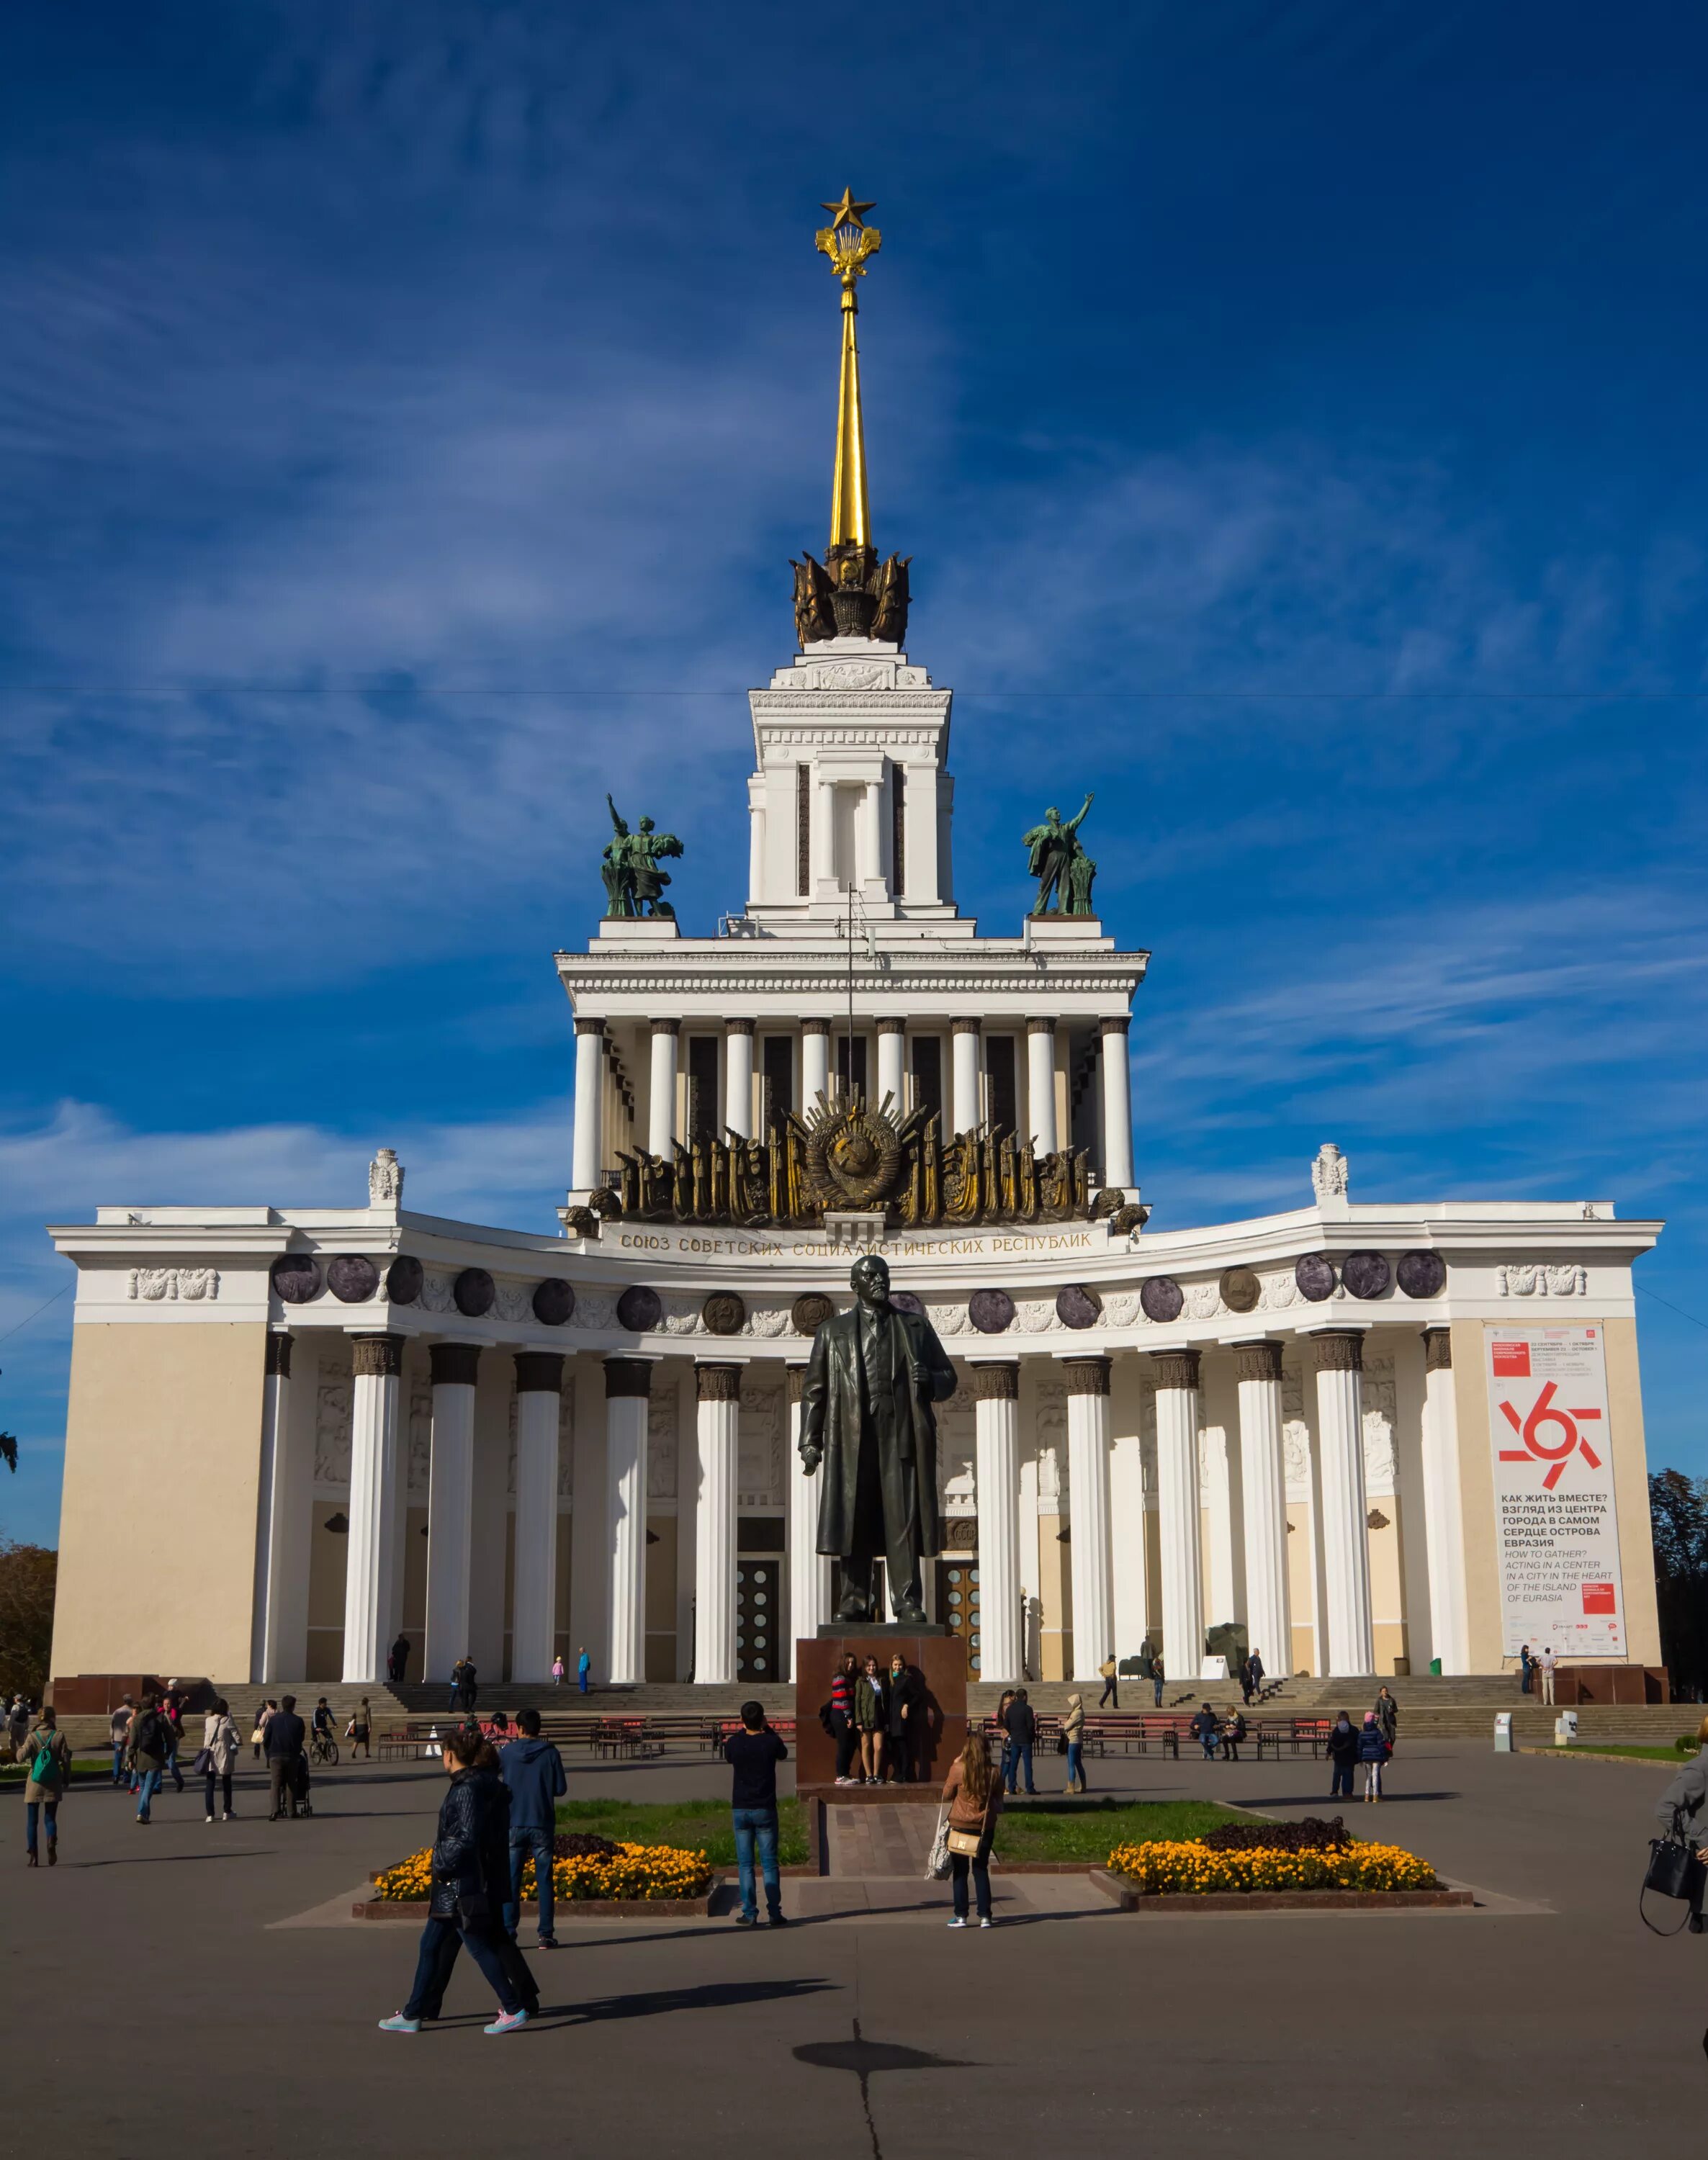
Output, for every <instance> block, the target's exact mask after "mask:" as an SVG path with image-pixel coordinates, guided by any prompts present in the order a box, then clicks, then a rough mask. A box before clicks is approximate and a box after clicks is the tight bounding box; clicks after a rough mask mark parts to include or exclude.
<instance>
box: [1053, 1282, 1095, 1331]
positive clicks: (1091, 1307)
mask: <svg viewBox="0 0 1708 2160" xmlns="http://www.w3.org/2000/svg"><path fill="white" fill-rule="evenodd" d="M1101 1311H1103V1300H1102V1299H1101V1298H1100V1297H1099V1296H1098V1294H1097V1292H1096V1291H1095V1290H1088V1289H1087V1288H1086V1287H1085V1285H1084V1284H1083V1283H1069V1284H1068V1285H1067V1287H1066V1288H1065V1289H1062V1290H1057V1291H1056V1318H1057V1319H1058V1320H1059V1321H1061V1322H1062V1326H1063V1327H1096V1325H1097V1321H1098V1314H1099V1313H1100V1312H1101Z"/></svg>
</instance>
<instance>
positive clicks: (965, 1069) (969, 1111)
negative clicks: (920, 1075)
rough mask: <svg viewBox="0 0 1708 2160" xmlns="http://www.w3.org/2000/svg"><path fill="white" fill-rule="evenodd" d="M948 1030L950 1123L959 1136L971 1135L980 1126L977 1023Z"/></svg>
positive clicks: (964, 1023)
mask: <svg viewBox="0 0 1708 2160" xmlns="http://www.w3.org/2000/svg"><path fill="white" fill-rule="evenodd" d="M950 1027H951V1035H950V1040H951V1042H952V1044H953V1049H952V1051H951V1053H950V1054H951V1059H952V1065H951V1072H950V1091H949V1123H950V1124H951V1125H952V1126H953V1128H954V1129H955V1131H956V1132H958V1133H970V1132H971V1131H972V1129H973V1126H974V1125H976V1124H978V1122H979V1022H978V1021H977V1020H954V1021H952V1022H951V1023H950Z"/></svg>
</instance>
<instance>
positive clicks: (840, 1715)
mask: <svg viewBox="0 0 1708 2160" xmlns="http://www.w3.org/2000/svg"><path fill="white" fill-rule="evenodd" d="M830 1729H831V1731H832V1732H833V1733H834V1734H835V1736H836V1774H837V1776H838V1778H845V1777H847V1775H848V1773H849V1769H850V1768H852V1767H853V1763H854V1749H855V1747H857V1746H858V1745H859V1734H858V1733H857V1732H855V1731H854V1720H853V1719H852V1718H851V1717H850V1716H849V1714H848V1712H847V1711H845V1710H833V1711H831V1713H830Z"/></svg>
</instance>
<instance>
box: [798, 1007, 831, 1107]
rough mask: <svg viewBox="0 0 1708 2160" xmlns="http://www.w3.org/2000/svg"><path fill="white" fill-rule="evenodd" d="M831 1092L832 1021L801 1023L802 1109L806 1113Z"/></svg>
mask: <svg viewBox="0 0 1708 2160" xmlns="http://www.w3.org/2000/svg"><path fill="white" fill-rule="evenodd" d="M829 1092H830V1022H829V1021H828V1020H803V1021H802V1023H801V1109H802V1114H805V1113H806V1112H807V1111H808V1110H810V1109H812V1105H813V1104H814V1103H816V1102H817V1101H818V1098H819V1097H820V1096H821V1095H828V1093H829Z"/></svg>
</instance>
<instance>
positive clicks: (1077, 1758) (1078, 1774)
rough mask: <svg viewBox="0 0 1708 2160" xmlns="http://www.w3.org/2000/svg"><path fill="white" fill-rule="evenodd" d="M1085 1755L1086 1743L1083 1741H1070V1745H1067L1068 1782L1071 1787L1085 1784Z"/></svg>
mask: <svg viewBox="0 0 1708 2160" xmlns="http://www.w3.org/2000/svg"><path fill="white" fill-rule="evenodd" d="M1084 1753H1085V1743H1084V1742H1083V1741H1082V1740H1070V1741H1069V1742H1068V1743H1067V1782H1068V1784H1069V1785H1071V1786H1072V1785H1082V1784H1084V1783H1085V1763H1084V1760H1083V1757H1084Z"/></svg>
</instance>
